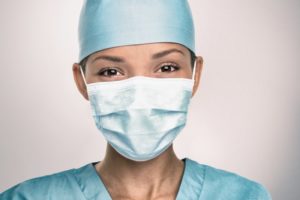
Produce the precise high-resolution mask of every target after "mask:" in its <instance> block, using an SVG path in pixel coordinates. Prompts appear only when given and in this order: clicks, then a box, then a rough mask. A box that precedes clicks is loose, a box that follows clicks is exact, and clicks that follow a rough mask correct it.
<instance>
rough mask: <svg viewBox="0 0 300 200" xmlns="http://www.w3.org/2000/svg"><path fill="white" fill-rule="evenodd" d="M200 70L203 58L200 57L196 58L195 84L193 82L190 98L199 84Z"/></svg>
mask: <svg viewBox="0 0 300 200" xmlns="http://www.w3.org/2000/svg"><path fill="white" fill-rule="evenodd" d="M202 68H203V58H202V57H201V56H197V58H196V71H195V80H194V81H195V82H194V87H193V93H192V96H194V95H195V93H196V91H197V89H198V87H199V83H200V78H201V73H202Z"/></svg>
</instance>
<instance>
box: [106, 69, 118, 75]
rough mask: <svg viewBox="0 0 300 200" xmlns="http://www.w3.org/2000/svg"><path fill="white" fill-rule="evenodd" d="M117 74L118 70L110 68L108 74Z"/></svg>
mask: <svg viewBox="0 0 300 200" xmlns="http://www.w3.org/2000/svg"><path fill="white" fill-rule="evenodd" d="M116 74H117V70H115V69H110V70H108V75H110V76H111V75H116Z"/></svg>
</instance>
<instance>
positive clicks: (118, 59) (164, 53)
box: [92, 49, 184, 63]
mask: <svg viewBox="0 0 300 200" xmlns="http://www.w3.org/2000/svg"><path fill="white" fill-rule="evenodd" d="M171 53H180V54H182V55H184V53H183V52H182V51H180V50H179V49H168V50H165V51H162V52H158V53H155V54H153V55H152V57H151V58H152V59H158V58H162V57H164V56H167V55H169V54H171ZM100 59H102V60H108V61H112V62H118V63H121V62H125V59H124V58H122V57H118V56H108V55H101V56H98V57H96V58H95V59H94V60H93V61H92V62H95V61H96V60H100Z"/></svg>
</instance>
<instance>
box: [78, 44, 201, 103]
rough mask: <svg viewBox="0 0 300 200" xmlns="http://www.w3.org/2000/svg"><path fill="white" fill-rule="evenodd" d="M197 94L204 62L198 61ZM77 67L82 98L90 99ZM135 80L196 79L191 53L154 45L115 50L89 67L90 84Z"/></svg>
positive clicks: (94, 57) (172, 46) (103, 53)
mask: <svg viewBox="0 0 300 200" xmlns="http://www.w3.org/2000/svg"><path fill="white" fill-rule="evenodd" d="M196 62H197V68H196V74H195V84H194V89H193V94H194V93H195V91H196V89H197V87H198V84H199V79H200V74H201V70H202V58H201V57H197V59H196ZM79 68H80V66H79V65H78V64H77V63H75V64H74V65H73V74H74V78H75V82H76V84H77V87H78V89H79V91H80V92H81V93H82V95H83V96H84V97H85V98H86V99H88V95H87V92H86V87H85V84H84V81H83V78H82V75H81V73H80V70H79ZM134 76H147V77H154V78H192V66H191V53H190V51H189V50H188V49H187V48H186V47H184V46H183V45H180V44H176V43H151V44H141V45H128V46H121V47H114V48H110V49H105V50H102V51H99V52H96V53H94V54H92V55H90V56H89V58H88V59H87V62H86V64H85V79H86V82H87V83H95V82H104V81H117V80H124V79H127V78H130V77H134Z"/></svg>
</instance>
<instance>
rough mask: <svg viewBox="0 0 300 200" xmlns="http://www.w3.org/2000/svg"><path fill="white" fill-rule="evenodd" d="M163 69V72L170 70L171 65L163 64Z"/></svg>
mask: <svg viewBox="0 0 300 200" xmlns="http://www.w3.org/2000/svg"><path fill="white" fill-rule="evenodd" d="M162 71H163V72H166V71H170V66H169V65H166V66H163V68H162Z"/></svg>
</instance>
